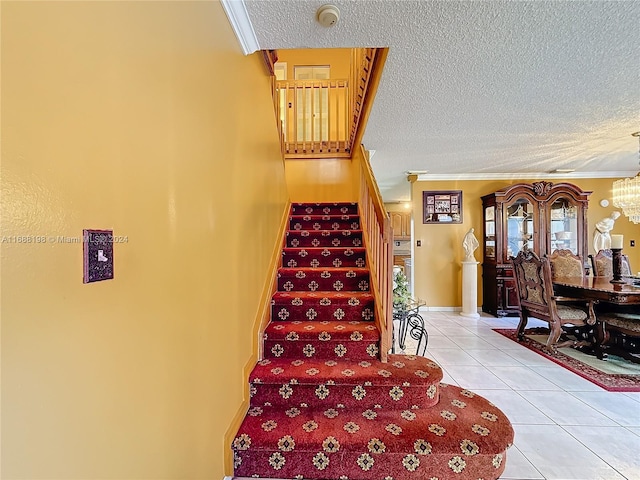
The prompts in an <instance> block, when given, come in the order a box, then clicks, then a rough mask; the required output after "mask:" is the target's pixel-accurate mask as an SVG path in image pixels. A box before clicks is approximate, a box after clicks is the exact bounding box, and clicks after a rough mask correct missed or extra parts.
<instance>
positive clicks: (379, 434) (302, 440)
mask: <svg viewBox="0 0 640 480" xmlns="http://www.w3.org/2000/svg"><path fill="white" fill-rule="evenodd" d="M439 390H440V401H439V402H438V404H436V405H435V406H433V407H431V408H428V409H420V408H411V409H394V408H382V407H381V408H375V409H371V408H366V409H364V408H354V407H350V408H328V409H327V408H312V407H307V408H304V407H291V408H290V409H287V410H284V411H283V409H282V408H280V407H277V406H274V407H270V406H263V407H252V408H250V410H249V412H248V415H247V416H246V417H245V421H244V422H243V424H242V425H241V427H240V429H239V431H238V434H237V435H236V439H235V441H234V449H235V450H243V449H247V450H269V451H282V448H281V446H282V439H283V438H287V440H289V439H293V442H294V444H295V448H294V449H293V451H292V452H291V453H294V452H296V451H298V452H301V453H302V452H308V451H318V452H319V451H322V450H323V445H326V441H327V438H328V437H331V438H333V439H334V440H335V441H337V442H338V444H339V449H340V450H341V451H343V452H344V451H361V452H370V451H371V450H370V446H372V442H373V445H375V444H377V442H376V440H377V441H379V442H382V443H383V444H384V448H385V450H384V453H414V454H415V453H417V452H418V451H420V452H421V454H425V453H428V454H430V455H438V454H445V455H452V454H458V455H463V456H464V455H475V454H490V455H494V454H497V453H501V452H503V451H505V450H506V449H507V448H508V447H509V446H510V444H511V443H512V441H513V429H512V427H511V424H510V423H509V421H508V419H507V417H506V416H505V414H504V413H503V412H502V411H501V410H500V409H499V408H497V407H496V406H495V405H493V404H492V403H490V402H489V401H488V400H486V399H485V398H483V397H481V396H479V395H476V394H474V393H473V392H470V391H468V390H465V389H462V388H460V387H457V386H453V385H448V384H440V388H439ZM265 425H266V426H267V428H266V429H265ZM289 442H290V440H289ZM247 443H248V444H249V445H248V446H247ZM427 444H428V445H427ZM378 447H380V446H379V445H378ZM374 448H375V447H374ZM373 453H376V452H373ZM423 458H424V457H423ZM427 458H429V457H427Z"/></svg>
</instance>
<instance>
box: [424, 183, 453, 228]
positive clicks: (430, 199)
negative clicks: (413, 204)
mask: <svg viewBox="0 0 640 480" xmlns="http://www.w3.org/2000/svg"><path fill="white" fill-rule="evenodd" d="M422 210H423V211H422V223H429V224H435V223H437V224H448V223H462V190H444V191H423V192H422Z"/></svg>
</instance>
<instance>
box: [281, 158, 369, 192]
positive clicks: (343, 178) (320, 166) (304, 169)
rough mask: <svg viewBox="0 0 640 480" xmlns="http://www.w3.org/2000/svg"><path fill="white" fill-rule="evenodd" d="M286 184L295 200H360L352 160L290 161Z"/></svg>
mask: <svg viewBox="0 0 640 480" xmlns="http://www.w3.org/2000/svg"><path fill="white" fill-rule="evenodd" d="M286 176H287V184H288V185H289V192H290V195H291V201H292V202H357V201H358V190H357V188H356V186H357V185H356V184H354V181H355V180H354V178H355V177H354V171H353V165H352V162H351V160H349V159H346V158H323V159H319V160H313V159H309V160H287V161H286Z"/></svg>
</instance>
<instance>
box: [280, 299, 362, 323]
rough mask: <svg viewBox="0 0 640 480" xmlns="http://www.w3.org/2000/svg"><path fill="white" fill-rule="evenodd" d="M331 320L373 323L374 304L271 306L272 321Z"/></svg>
mask: <svg viewBox="0 0 640 480" xmlns="http://www.w3.org/2000/svg"><path fill="white" fill-rule="evenodd" d="M302 318H304V319H307V320H315V319H322V320H324V319H331V320H342V321H344V322H350V321H356V320H357V321H373V319H374V304H373V302H366V303H362V304H361V305H358V306H357V307H352V306H349V305H339V304H335V303H334V304H331V305H329V306H323V305H319V304H316V305H313V304H311V305H310V304H308V303H305V304H304V305H301V306H294V305H291V304H290V303H288V302H276V303H275V304H274V305H272V306H271V319H272V320H273V321H278V320H281V321H282V320H291V319H302Z"/></svg>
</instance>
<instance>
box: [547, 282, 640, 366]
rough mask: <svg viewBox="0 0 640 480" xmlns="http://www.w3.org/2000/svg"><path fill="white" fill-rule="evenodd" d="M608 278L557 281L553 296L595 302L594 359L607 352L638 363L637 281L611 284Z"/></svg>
mask: <svg viewBox="0 0 640 480" xmlns="http://www.w3.org/2000/svg"><path fill="white" fill-rule="evenodd" d="M610 280H611V277H603V276H600V277H587V278H580V277H558V278H556V279H554V288H555V290H556V292H559V293H562V294H566V295H571V296H576V297H580V298H584V299H590V300H594V301H598V302H599V303H598V310H597V311H596V317H597V328H596V345H595V347H596V348H595V351H596V354H597V355H598V358H600V359H603V358H605V355H604V353H606V352H610V353H613V354H616V355H619V356H621V357H623V358H626V359H627V360H630V361H632V362H635V363H640V283H638V284H635V283H634V282H640V279H634V278H632V277H627V283H624V284H619V283H611V281H610Z"/></svg>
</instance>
